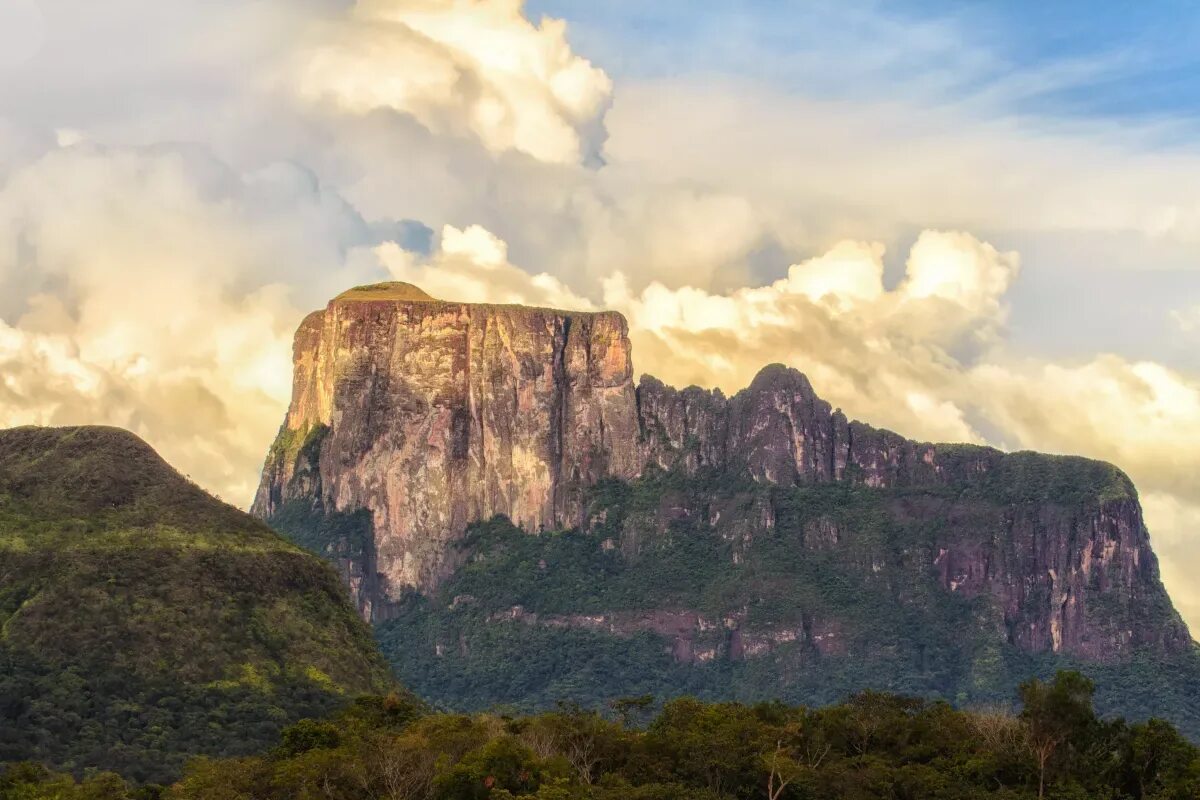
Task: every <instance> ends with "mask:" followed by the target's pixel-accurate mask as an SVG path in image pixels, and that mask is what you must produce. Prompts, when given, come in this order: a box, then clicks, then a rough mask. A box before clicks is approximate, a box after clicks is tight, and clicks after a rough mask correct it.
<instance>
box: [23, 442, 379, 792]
mask: <svg viewBox="0 0 1200 800" xmlns="http://www.w3.org/2000/svg"><path fill="white" fill-rule="evenodd" d="M0 576H3V580H2V581H0V718H2V719H3V720H4V724H3V725H0V761H5V760H8V761H15V760H20V759H37V760H39V761H43V762H46V763H49V764H53V765H56V766H58V767H60V768H64V769H67V770H70V771H73V772H74V773H76V774H83V773H84V772H85V771H86V770H88V769H91V768H105V769H112V770H116V771H118V772H120V773H121V774H122V775H124V776H125V777H127V778H130V779H133V780H136V781H166V780H170V779H171V778H173V777H175V776H176V775H178V774H179V772H180V770H181V769H182V767H183V764H184V762H185V760H186V759H187V758H188V757H189V756H190V755H193V754H197V753H207V754H211V755H232V754H238V753H251V752H256V751H260V750H262V749H264V748H266V747H269V746H271V745H273V744H275V743H276V741H277V739H278V735H279V731H280V729H281V728H282V727H284V726H285V725H287V724H289V723H290V722H293V721H295V720H298V719H301V718H304V717H312V716H319V715H322V714H325V713H328V712H329V711H331V710H333V709H335V708H338V707H339V706H341V705H344V704H345V703H346V702H347V700H348V698H349V697H350V696H352V695H354V694H356V693H359V692H378V691H382V690H386V689H387V687H389V686H390V685H391V678H390V675H389V674H388V670H387V668H386V665H385V664H384V663H383V662H382V660H381V659H380V658H379V656H378V654H377V651H376V650H375V648H374V647H373V644H372V642H371V640H370V634H369V632H368V630H367V628H366V626H365V625H364V624H363V623H362V622H361V621H360V620H359V619H358V618H357V616H356V615H355V614H354V612H353V610H352V609H351V608H350V607H349V605H348V603H347V602H346V600H345V598H344V595H343V589H342V587H341V585H340V581H339V580H338V578H337V576H336V575H335V574H334V572H333V570H332V569H331V568H330V567H329V566H328V565H327V564H325V563H323V562H321V561H319V560H318V559H315V558H313V557H312V556H310V555H308V554H306V553H304V552H303V551H301V550H300V549H298V548H297V547H295V546H294V545H292V544H290V543H288V542H287V541H286V540H284V539H282V538H281V537H280V536H278V535H277V534H276V533H274V532H273V531H272V530H270V529H269V528H268V527H267V526H265V525H264V524H262V523H261V522H259V521H257V520H255V519H253V518H251V517H249V516H248V515H246V514H244V513H242V512H240V511H237V510H236V509H233V508H230V507H229V506H226V505H224V504H222V503H219V502H217V501H216V500H214V499H213V498H212V497H210V496H208V495H207V494H205V493H204V492H202V491H201V490H200V489H198V488H197V487H195V486H193V485H192V484H190V483H189V482H187V481H186V480H185V479H184V478H183V477H182V476H180V475H178V474H177V473H175V472H174V471H173V470H171V469H170V467H168V466H167V465H166V464H165V463H164V462H162V460H161V459H159V458H158V456H157V455H155V454H154V452H153V451H152V450H151V449H150V448H149V447H147V446H146V445H145V444H144V443H142V442H140V441H139V440H137V439H136V438H135V437H133V436H132V435H130V434H127V433H123V432H119V431H113V430H106V429H91V428H83V429H75V430H69V429H68V430H61V431H52V430H45V429H24V430H20V429H19V430H17V431H8V432H2V433H0Z"/></svg>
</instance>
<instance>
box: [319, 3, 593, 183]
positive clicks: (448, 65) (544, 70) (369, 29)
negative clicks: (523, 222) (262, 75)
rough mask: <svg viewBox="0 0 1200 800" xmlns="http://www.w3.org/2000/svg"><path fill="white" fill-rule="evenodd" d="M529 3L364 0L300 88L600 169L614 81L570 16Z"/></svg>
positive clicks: (438, 129) (324, 45) (331, 30)
mask: <svg viewBox="0 0 1200 800" xmlns="http://www.w3.org/2000/svg"><path fill="white" fill-rule="evenodd" d="M522 5H523V3H522V0H358V2H357V3H356V4H355V6H354V8H353V9H352V11H351V12H350V14H349V16H348V18H347V19H344V20H339V21H336V22H332V23H330V24H329V26H327V27H326V28H325V29H324V30H323V31H322V33H321V38H322V39H323V41H322V42H321V43H320V44H318V45H315V46H313V47H312V48H310V49H308V50H307V51H306V52H305V53H304V54H303V56H302V57H301V59H300V66H299V68H298V72H299V75H298V78H297V82H298V88H299V91H300V93H301V94H302V95H303V96H305V97H307V98H309V99H311V100H330V101H332V102H333V103H335V104H337V105H338V106H339V107H341V108H342V109H344V110H346V111H349V112H353V113H357V114H367V113H370V112H373V111H379V110H382V109H387V110H392V111H398V112H401V113H404V114H410V115H412V116H413V117H415V118H416V119H417V120H419V121H420V122H421V124H423V125H425V126H426V127H427V128H429V129H430V130H431V131H434V132H435V133H451V134H457V135H464V134H471V135H474V136H477V137H478V138H479V139H480V140H481V141H482V142H483V143H484V144H485V145H486V146H487V147H488V148H489V149H491V150H493V151H496V152H502V151H505V150H510V149H512V150H519V151H521V152H523V153H526V154H528V155H530V156H533V157H534V158H537V159H540V160H542V161H548V162H553V163H568V164H569V163H579V162H581V161H582V162H596V161H598V160H599V158H600V150H601V147H602V145H603V138H604V137H603V134H604V128H603V116H604V112H605V111H606V110H607V107H608V104H609V99H610V94H611V91H612V83H611V81H610V80H609V78H608V76H607V75H605V74H604V72H603V71H602V70H600V69H598V68H596V67H594V66H592V65H591V64H590V63H589V62H588V61H587V60H586V59H584V58H582V57H580V56H578V55H576V54H575V53H574V52H572V50H571V47H570V45H569V44H568V43H567V39H566V24H565V23H564V22H563V21H562V20H556V19H549V18H543V19H542V20H541V22H540V23H539V24H537V25H534V24H533V23H531V22H530V21H529V20H528V19H526V17H525V16H524V13H523V9H522Z"/></svg>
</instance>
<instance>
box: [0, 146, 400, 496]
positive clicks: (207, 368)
mask: <svg viewBox="0 0 1200 800" xmlns="http://www.w3.org/2000/svg"><path fill="white" fill-rule="evenodd" d="M369 236H370V231H369V226H367V225H366V224H365V223H364V222H363V221H362V220H361V219H360V218H358V217H357V216H356V214H355V213H354V212H353V211H352V210H351V209H349V208H348V207H347V206H345V205H344V203H342V202H341V201H340V200H339V199H338V198H337V197H336V195H331V194H329V193H328V192H325V191H324V190H322V188H321V187H320V185H319V184H318V183H317V182H316V181H315V180H314V179H313V177H312V176H311V175H310V174H308V173H306V172H304V171H303V170H300V169H298V168H296V167H294V166H292V165H286V164H279V165H274V166H272V167H270V168H265V169H263V170H260V171H258V172H256V173H252V174H247V175H241V174H237V173H234V172H232V171H230V170H229V168H228V167H227V166H225V165H224V164H221V163H220V162H217V161H215V160H213V159H212V158H211V157H209V156H207V155H205V154H204V153H202V152H200V151H197V150H194V149H182V150H181V149H172V148H152V149H136V148H135V149H117V150H113V149H103V148H95V147H91V146H88V145H77V146H72V147H69V148H66V149H60V150H55V151H52V152H50V153H48V154H47V155H45V156H43V157H42V158H41V159H39V160H37V161H35V162H33V163H30V164H28V165H26V166H24V167H23V168H21V169H20V170H18V171H17V172H15V173H14V174H13V175H12V177H11V178H10V180H9V181H8V182H7V183H6V184H5V185H4V186H3V187H2V188H0V254H3V255H2V256H0V297H2V298H3V300H2V301H0V305H2V306H3V308H0V315H2V317H3V319H5V320H8V321H7V322H0V376H3V377H2V378H0V426H5V427H7V426H11V425H19V424H47V425H64V424H81V423H107V424H113V425H120V426H122V427H126V428H129V429H131V430H133V431H135V432H137V433H138V434H140V435H142V436H143V437H145V438H146V439H148V440H149V441H150V442H151V444H153V445H154V446H155V447H157V448H158V449H159V450H160V452H162V454H163V455H164V457H166V458H167V459H168V460H169V461H171V462H172V463H173V464H175V465H177V466H178V467H179V468H181V469H182V470H184V471H186V472H188V473H190V474H191V475H192V476H193V477H194V478H195V479H196V480H197V481H199V482H200V483H201V484H203V485H204V486H206V487H207V488H209V489H212V490H214V491H217V492H219V493H220V494H221V495H222V496H224V497H226V498H227V499H229V500H231V501H232V502H235V503H239V504H240V503H243V502H245V501H246V499H247V498H249V497H250V496H251V495H252V493H253V489H254V487H255V483H256V473H257V471H258V468H259V466H260V464H261V460H262V456H263V453H264V452H265V449H264V448H265V447H266V444H267V443H268V442H269V441H270V439H271V437H272V435H273V433H274V431H275V430H276V428H277V427H278V425H279V419H280V414H281V409H283V408H284V407H285V406H286V403H287V400H288V396H289V393H290V388H291V386H290V384H291V377H290V363H291V357H290V350H291V339H292V333H293V330H294V328H295V325H296V324H297V323H298V321H299V319H300V317H301V309H306V308H307V306H308V305H309V304H310V303H313V302H315V299H314V298H315V297H320V298H322V300H323V299H324V298H326V297H328V296H329V295H330V294H331V293H333V292H334V291H335V290H336V289H339V288H340V287H341V286H343V285H344V284H345V282H347V281H356V280H357V279H361V278H374V277H378V275H379V274H380V273H379V272H374V273H370V274H364V275H361V276H360V275H356V274H354V273H353V270H352V268H351V267H348V266H346V267H343V268H340V269H339V264H342V254H343V253H346V252H351V251H352V250H353V248H354V247H356V246H358V245H360V244H367V243H370V239H369ZM290 285H306V286H308V287H310V293H309V294H305V293H303V292H293V291H292V290H291V289H290V288H289V286H290ZM297 299H299V301H300V302H301V303H302V304H303V305H301V306H299V308H298V307H297V306H296V305H295V302H296V300H297Z"/></svg>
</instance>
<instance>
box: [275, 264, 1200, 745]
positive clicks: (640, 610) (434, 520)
mask: <svg viewBox="0 0 1200 800" xmlns="http://www.w3.org/2000/svg"><path fill="white" fill-rule="evenodd" d="M630 358H631V350H630V346H629V341H628V339H627V338H626V336H625V321H624V320H623V319H622V318H620V316H619V315H616V314H592V315H580V314H575V313H567V312H554V311H550V310H546V309H525V308H521V307H516V306H482V305H471V304H463V303H446V302H442V301H438V300H434V299H432V298H429V297H428V296H426V295H424V294H423V293H417V291H416V290H413V289H412V287H390V288H389V287H374V288H372V289H371V290H366V291H361V292H356V293H352V294H351V296H350V298H349V299H348V298H347V296H345V295H344V296H342V297H341V298H338V299H335V300H334V301H333V302H332V303H330V305H329V307H328V308H327V309H326V310H325V311H323V312H317V313H315V314H313V315H310V316H309V318H308V319H306V320H305V322H304V324H303V325H302V326H301V328H300V330H299V332H298V333H297V338H296V351H295V364H296V373H295V391H294V395H293V401H292V406H291V409H290V410H289V414H288V417H287V420H286V421H285V424H284V426H283V428H282V430H281V433H280V437H279V440H278V441H277V442H276V445H275V447H273V448H272V451H271V453H270V455H269V456H268V460H267V464H266V466H265V468H264V473H263V483H262V485H261V487H260V490H259V494H258V499H257V501H256V504H255V509H254V510H255V512H256V513H258V514H259V515H261V516H263V517H264V518H266V519H268V520H269V521H270V522H271V524H273V525H275V526H276V527H278V528H279V529H280V530H283V531H284V532H285V533H287V535H289V536H291V537H292V538H293V539H294V540H295V541H297V542H301V543H303V544H304V545H305V546H306V547H309V548H310V549H312V550H314V551H315V552H318V553H321V554H323V555H325V556H326V557H328V558H330V559H331V560H333V561H334V562H335V563H337V564H338V565H339V567H340V569H341V571H342V573H343V576H344V577H345V579H346V580H347V583H348V585H349V586H350V587H351V590H352V592H353V594H354V596H355V598H356V600H357V602H358V604H359V607H360V610H361V611H362V612H363V613H364V615H366V616H367V617H368V618H371V619H373V620H375V621H376V622H377V624H378V631H379V636H380V638H381V640H382V642H383V643H384V646H385V649H386V650H387V651H388V652H389V654H390V655H391V657H392V660H393V662H394V663H395V664H396V666H397V668H398V670H399V671H400V674H401V676H402V677H403V678H404V679H405V680H406V681H407V682H409V683H410V684H411V685H412V687H413V688H414V689H416V690H418V691H423V692H426V693H428V694H429V695H430V696H431V697H433V698H435V699H438V700H440V701H442V702H445V703H447V704H450V705H458V706H464V707H478V706H484V705H487V704H490V703H495V702H503V703H514V704H519V705H524V706H531V705H532V706H536V705H544V704H546V703H551V702H553V701H554V700H556V699H559V698H560V697H571V698H575V699H580V700H586V701H588V702H595V701H599V700H601V699H603V698H604V697H607V696H615V695H621V694H633V693H639V692H641V691H651V692H654V693H658V694H662V693H677V692H679V691H693V692H696V693H699V694H702V695H704V696H707V697H712V698H724V697H741V698H744V699H760V698H771V697H783V698H786V699H789V700H793V701H798V702H811V701H814V700H822V701H825V700H832V699H836V698H837V697H839V696H841V694H843V693H845V692H846V691H850V690H854V689H861V688H864V687H866V686H874V687H877V688H881V689H888V690H892V691H908V692H914V693H919V694H923V695H932V696H941V697H946V698H948V699H951V700H954V701H958V702H966V703H969V702H976V701H984V700H992V699H998V698H1004V697H1009V696H1011V694H1012V690H1013V689H1014V687H1015V684H1016V683H1017V682H1018V681H1019V680H1021V679H1023V678H1025V677H1027V676H1028V675H1029V674H1030V673H1032V672H1038V671H1047V670H1052V669H1053V668H1054V667H1056V666H1075V665H1079V664H1083V665H1085V666H1086V665H1090V666H1089V667H1088V668H1089V669H1092V670H1117V671H1118V672H1120V674H1119V675H1117V678H1118V680H1117V683H1116V685H1117V687H1118V688H1117V689H1116V694H1115V695H1114V696H1112V697H1110V698H1106V697H1101V698H1099V699H1100V702H1101V706H1102V707H1103V708H1105V709H1106V710H1118V711H1123V712H1127V713H1129V714H1131V715H1137V716H1140V715H1144V714H1145V713H1149V712H1154V713H1160V712H1165V711H1169V712H1170V713H1171V718H1172V719H1174V720H1176V721H1179V722H1180V723H1181V724H1183V725H1185V726H1187V727H1188V728H1189V730H1190V731H1192V732H1193V733H1200V701H1197V700H1196V699H1194V698H1195V696H1196V694H1197V693H1196V691H1195V690H1196V689H1197V688H1200V666H1198V665H1200V661H1198V660H1197V655H1196V650H1195V645H1194V643H1193V642H1192V640H1191V637H1190V635H1189V633H1188V631H1187V628H1186V626H1185V625H1184V624H1183V622H1182V620H1181V619H1180V617H1179V615H1178V614H1177V613H1176V612H1175V610H1174V608H1173V607H1172V605H1171V602H1170V599H1169V598H1168V596H1167V594H1166V592H1165V590H1164V589H1163V586H1162V583H1161V581H1160V578H1159V573H1158V565H1157V561H1156V559H1155V557H1154V553H1153V551H1152V549H1151V547H1150V541H1149V534H1148V532H1147V530H1146V526H1145V524H1144V522H1143V520H1142V513H1141V508H1140V506H1139V503H1138V499H1137V494H1136V491H1135V489H1134V487H1133V485H1132V483H1131V482H1130V481H1129V479H1128V478H1127V477H1126V476H1125V475H1124V474H1123V473H1121V472H1120V470H1118V469H1116V468H1115V467H1113V466H1111V465H1108V464H1103V463H1100V462H1096V461H1090V460H1087V459H1081V458H1069V457H1059V456H1046V455H1040V454H1036V453H1012V454H1005V453H1002V452H1000V451H998V450H994V449H991V448H984V447H975V446H965V445H933V444H927V443H920V442H914V441H910V440H907V439H905V438H903V437H902V436H899V435H897V434H894V433H891V432H889V431H884V430H878V429H875V428H872V427H870V426H868V425H865V424H862V423H858V422H852V421H849V420H847V419H846V417H845V416H844V415H843V414H842V413H841V412H840V411H839V410H835V409H833V408H831V407H830V405H829V404H828V403H826V402H825V401H823V400H821V399H820V398H819V397H818V396H817V395H816V393H815V392H814V390H813V388H812V386H811V385H810V384H809V382H808V380H807V379H806V378H805V377H804V376H803V375H802V374H800V373H799V372H797V371H796V370H794V369H789V368H786V367H783V366H780V365H772V366H768V367H766V368H764V369H763V370H762V371H761V372H760V373H759V375H758V376H757V377H756V378H755V379H754V381H753V382H752V383H751V385H750V386H749V387H747V388H746V389H745V390H743V391H741V392H739V393H738V394H736V395H734V396H732V397H725V396H724V395H723V394H721V393H720V392H718V391H706V390H703V389H699V388H697V387H690V388H687V389H683V390H676V389H673V388H671V387H668V386H665V385H663V384H662V383H661V382H659V381H657V380H655V379H653V378H651V377H644V378H643V379H642V380H641V382H640V383H638V384H635V383H634V381H633V373H632V366H631V361H630ZM506 520H511V524H510V523H509V522H508V521H506ZM489 521H490V522H489ZM529 534H538V535H534V536H531V535H529ZM1150 662H1154V663H1155V664H1157V665H1161V668H1159V669H1157V670H1156V671H1154V670H1147V669H1145V668H1143V665H1145V664H1146V663H1150ZM1114 674H1115V673H1114ZM1110 685H1111V684H1110ZM1110 701H1111V702H1110ZM1176 701H1178V702H1176Z"/></svg>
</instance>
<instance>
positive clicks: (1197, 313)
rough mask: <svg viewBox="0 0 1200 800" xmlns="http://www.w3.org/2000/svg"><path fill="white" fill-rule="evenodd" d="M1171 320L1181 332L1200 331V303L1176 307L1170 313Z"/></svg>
mask: <svg viewBox="0 0 1200 800" xmlns="http://www.w3.org/2000/svg"><path fill="white" fill-rule="evenodd" d="M1170 316H1171V322H1172V323H1174V325H1175V327H1176V328H1177V329H1178V330H1179V331H1180V332H1181V333H1196V332H1198V331H1200V305H1197V306H1192V307H1191V308H1175V309H1172V310H1171V313H1170Z"/></svg>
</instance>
